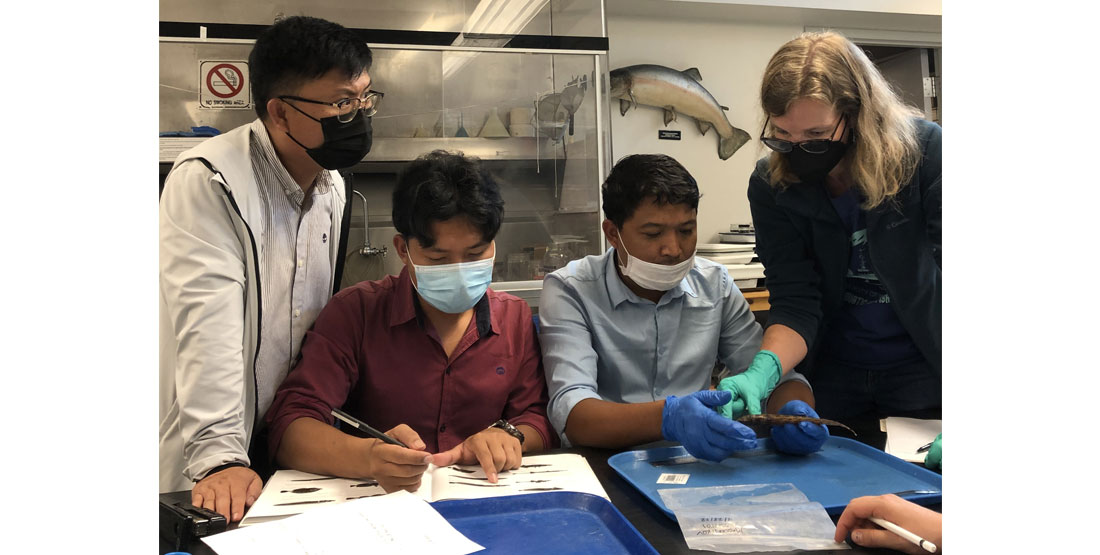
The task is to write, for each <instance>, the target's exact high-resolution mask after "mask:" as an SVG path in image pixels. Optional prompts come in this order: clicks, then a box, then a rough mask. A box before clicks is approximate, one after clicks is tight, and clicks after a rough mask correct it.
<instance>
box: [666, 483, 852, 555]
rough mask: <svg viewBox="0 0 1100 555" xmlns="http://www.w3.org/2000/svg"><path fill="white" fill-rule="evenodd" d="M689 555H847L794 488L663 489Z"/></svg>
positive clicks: (818, 511) (816, 506)
mask: <svg viewBox="0 0 1100 555" xmlns="http://www.w3.org/2000/svg"><path fill="white" fill-rule="evenodd" d="M657 492H658V493H659V494H660V495H661V500H662V501H664V503H665V506H666V507H668V508H669V510H671V511H672V512H673V513H675V514H676V520H677V521H678V522H679V523H680V530H681V531H682V532H683V534H684V540H685V541H686V542H687V545H688V547H690V548H691V549H702V550H707V551H717V552H721V553H751V552H754V551H790V550H795V549H804V550H818V549H849V547H848V546H847V544H843V543H836V542H834V541H833V534H834V533H835V532H836V525H834V524H833V521H832V519H830V518H829V515H828V513H826V512H825V508H824V507H822V506H821V504H820V503H815V502H810V501H809V500H808V499H807V498H806V495H805V494H803V493H802V492H801V491H799V490H798V489H797V488H795V487H794V485H792V484H753V485H739V486H716V487H706V488H670V489H659V490H657Z"/></svg>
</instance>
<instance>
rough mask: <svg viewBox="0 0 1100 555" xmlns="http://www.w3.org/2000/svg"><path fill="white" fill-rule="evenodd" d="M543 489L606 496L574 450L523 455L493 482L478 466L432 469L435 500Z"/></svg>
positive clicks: (586, 463) (589, 469)
mask: <svg viewBox="0 0 1100 555" xmlns="http://www.w3.org/2000/svg"><path fill="white" fill-rule="evenodd" d="M421 489H424V488H423V486H421ZM544 491H579V492H581V493H591V494H592V495H598V496H600V497H603V498H604V499H609V498H608V497H607V492H606V491H604V489H603V486H602V485H600V481H599V479H597V478H596V474H595V473H594V472H592V467H591V466H589V465H588V461H586V460H584V457H582V456H580V455H576V454H573V453H561V454H557V455H536V456H533V457H523V461H522V462H521V463H520V467H519V468H518V469H516V470H508V471H505V472H501V473H500V474H497V483H496V484H490V483H489V481H488V479H486V477H485V472H484V471H483V470H482V469H481V467H480V466H466V465H454V466H445V467H440V468H437V469H435V470H433V471H432V500H434V501H441V500H443V499H474V498H481V497H497V496H501V495H519V494H526V493H540V492H544Z"/></svg>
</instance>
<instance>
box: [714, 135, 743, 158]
mask: <svg viewBox="0 0 1100 555" xmlns="http://www.w3.org/2000/svg"><path fill="white" fill-rule="evenodd" d="M747 142H749V134H748V133H746V132H745V131H744V130H742V129H738V128H736V127H734V128H733V134H732V135H730V136H729V137H722V136H719V138H718V157H719V158H721V159H723V160H726V159H728V158H729V157H730V156H733V153H735V152H737V150H738V149H740V148H741V147H742V146H744V145H745V143H747Z"/></svg>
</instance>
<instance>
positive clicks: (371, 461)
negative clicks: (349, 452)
mask: <svg viewBox="0 0 1100 555" xmlns="http://www.w3.org/2000/svg"><path fill="white" fill-rule="evenodd" d="M386 435H387V436H388V437H391V438H393V439H396V440H398V441H400V442H401V443H403V444H404V445H407V446H408V447H404V446H402V445H395V444H392V443H389V442H387V441H383V440H381V439H374V438H369V439H366V440H364V441H363V447H364V449H365V454H364V460H365V461H366V462H367V465H368V468H369V470H368V471H367V475H369V476H371V477H372V478H374V479H375V480H377V481H378V485H380V486H382V489H384V490H386V493H391V492H394V491H397V490H399V489H404V490H408V491H412V492H415V491H416V490H418V489H420V479H421V477H422V476H423V475H424V471H426V470H428V463H429V462H431V455H430V454H429V453H428V452H427V451H425V448H426V447H427V446H426V445H425V444H424V441H423V440H422V439H420V435H418V434H417V433H416V432H415V431H414V430H413V429H412V428H410V427H409V426H408V425H406V424H398V425H397V426H395V427H393V428H392V429H390V430H387V431H386Z"/></svg>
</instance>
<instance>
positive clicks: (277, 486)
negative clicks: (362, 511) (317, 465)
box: [240, 470, 386, 527]
mask: <svg viewBox="0 0 1100 555" xmlns="http://www.w3.org/2000/svg"><path fill="white" fill-rule="evenodd" d="M385 494H386V491H385V490H383V489H382V487H381V486H379V485H378V482H376V481H374V480H351V479H347V478H334V477H332V476H322V475H320V474H310V473H309V472H302V471H299V470H280V471H278V472H276V473H275V475H274V476H272V477H271V479H270V480H268V481H267V483H266V484H264V490H263V493H261V494H260V497H259V499H257V500H256V502H255V503H254V504H253V505H252V507H251V508H249V509H248V513H247V514H245V517H244V519H242V520H241V523H240V526H242V527H243V526H251V525H253V524H259V523H261V522H270V521H272V520H278V519H281V518H286V517H288V516H291V515H296V514H298V513H302V512H305V511H307V510H309V509H313V508H317V507H323V506H327V505H338V504H340V503H346V502H348V501H354V500H356V499H361V498H365V497H378V496H382V495H385Z"/></svg>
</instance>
